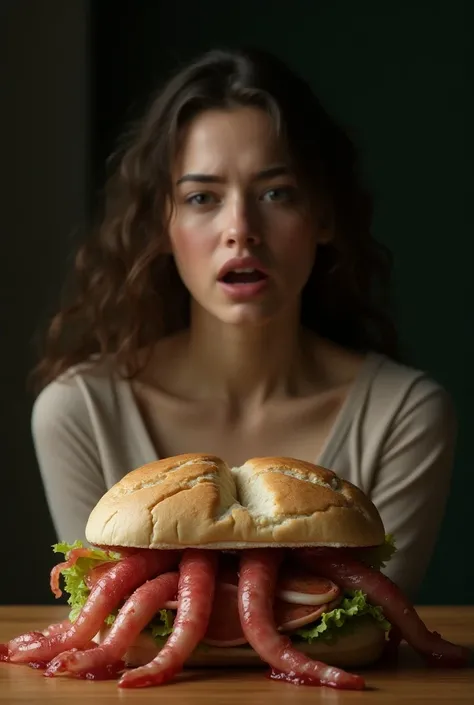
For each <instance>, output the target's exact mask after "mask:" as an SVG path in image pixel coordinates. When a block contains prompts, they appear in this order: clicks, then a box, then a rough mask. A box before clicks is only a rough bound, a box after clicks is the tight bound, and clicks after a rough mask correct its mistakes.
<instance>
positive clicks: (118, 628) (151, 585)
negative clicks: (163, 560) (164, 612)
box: [45, 572, 178, 679]
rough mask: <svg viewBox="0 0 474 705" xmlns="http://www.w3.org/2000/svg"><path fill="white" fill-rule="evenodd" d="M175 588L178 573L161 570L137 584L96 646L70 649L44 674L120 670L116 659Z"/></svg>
mask: <svg viewBox="0 0 474 705" xmlns="http://www.w3.org/2000/svg"><path fill="white" fill-rule="evenodd" d="M177 589H178V573H177V572H174V573H164V574H163V575H160V576H158V577H157V578H154V579H153V580H149V581H147V582H146V583H144V584H143V585H141V586H140V587H139V588H137V590H135V592H134V593H133V594H132V595H131V597H129V598H128V600H127V601H126V603H125V604H124V606H123V607H122V608H121V610H120V612H119V614H118V616H117V618H116V620H115V621H114V623H113V625H112V628H111V629H110V632H109V633H108V634H107V636H106V638H105V639H104V641H103V642H102V643H101V644H100V645H99V646H97V648H95V649H92V650H88V651H77V650H75V649H71V650H70V651H64V652H62V653H60V654H59V655H58V656H56V658H54V659H53V660H52V661H51V663H50V664H49V666H48V669H47V671H46V673H45V675H46V676H58V675H74V676H76V677H78V678H87V679H91V678H96V679H98V678H100V677H109V674H111V673H115V674H117V673H118V672H120V671H121V670H122V671H123V670H124V666H125V664H124V662H123V661H120V660H121V659H122V657H123V656H124V654H125V653H126V651H127V649H128V647H129V646H130V645H131V644H132V643H133V642H134V641H135V639H136V638H137V637H138V635H139V634H140V632H141V631H142V630H143V629H145V627H146V626H147V624H148V623H149V622H150V621H151V619H152V618H153V616H154V615H155V614H156V613H157V612H158V610H160V609H161V608H162V607H163V605H164V604H165V603H166V601H167V600H168V598H169V597H173V596H174V595H175V594H176V591H177Z"/></svg>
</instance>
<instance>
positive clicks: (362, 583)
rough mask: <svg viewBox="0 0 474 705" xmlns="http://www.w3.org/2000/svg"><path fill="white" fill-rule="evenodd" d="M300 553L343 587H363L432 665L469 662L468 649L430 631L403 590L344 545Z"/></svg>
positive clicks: (303, 559)
mask: <svg viewBox="0 0 474 705" xmlns="http://www.w3.org/2000/svg"><path fill="white" fill-rule="evenodd" d="M299 555H300V556H301V559H302V561H303V562H304V564H305V565H306V566H313V567H314V570H315V572H317V573H318V575H324V576H326V577H327V578H329V579H330V580H334V581H335V582H337V583H338V585H340V586H341V587H343V588H345V589H348V590H362V591H363V592H364V593H365V594H366V595H367V596H368V598H369V600H370V602H371V603H372V604H373V605H377V606H379V607H381V608H382V610H383V613H384V615H385V617H386V618H387V619H388V621H389V622H391V623H392V624H394V625H395V626H396V627H398V629H399V630H400V633H401V635H402V636H403V638H404V639H405V640H406V641H407V642H408V643H409V644H410V645H411V646H412V647H413V648H414V649H415V650H416V651H418V653H419V654H420V655H422V656H423V657H424V658H425V659H426V660H427V662H428V663H430V664H431V665H439V666H442V667H445V666H448V667H463V666H467V665H468V663H469V658H470V650H469V649H468V648H466V647H464V646H457V645H456V644H452V643H451V642H449V641H445V640H444V639H442V638H441V636H440V635H439V634H438V633H437V632H430V631H429V630H428V629H427V628H426V626H425V624H424V622H423V621H422V620H421V619H420V617H419V615H418V614H417V612H416V610H415V608H414V607H413V605H412V604H411V603H410V601H409V600H408V599H407V598H406V597H405V595H404V594H403V593H402V591H401V590H400V589H399V588H398V587H397V585H395V583H393V582H392V581H391V580H390V579H389V578H387V577H386V576H385V575H384V574H383V573H381V572H380V571H378V570H374V569H372V568H368V567H367V566H366V565H365V564H364V563H361V562H360V561H357V560H355V559H354V558H351V556H350V555H348V553H347V552H345V551H344V550H343V549H337V550H334V549H332V550H331V549H319V548H317V549H303V550H301V551H300V552H299Z"/></svg>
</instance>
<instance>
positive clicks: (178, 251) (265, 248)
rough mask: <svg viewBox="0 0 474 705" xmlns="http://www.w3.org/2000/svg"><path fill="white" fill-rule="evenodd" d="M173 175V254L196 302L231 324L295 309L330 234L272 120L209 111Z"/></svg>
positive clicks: (187, 138)
mask: <svg viewBox="0 0 474 705" xmlns="http://www.w3.org/2000/svg"><path fill="white" fill-rule="evenodd" d="M172 178H173V184H174V200H175V208H174V211H173V216H172V220H171V224H170V233H169V234H170V241H171V247H172V250H173V253H174V257H175V261H176V266H177V268H178V271H179V273H180V276H181V278H182V280H183V282H184V284H185V286H186V287H187V289H188V290H189V292H190V294H191V296H192V297H193V298H194V300H195V301H196V302H197V303H198V304H199V305H200V306H201V307H202V308H203V309H205V310H206V311H208V312H209V313H210V314H211V315H213V316H215V317H217V318H218V319H219V320H221V321H222V322H225V323H231V324H253V325H258V324H262V323H265V322H266V321H268V320H269V319H271V318H273V317H275V316H277V315H278V314H279V313H281V312H283V310H284V309H286V308H288V307H293V308H295V310H296V309H297V308H298V306H299V296H300V293H301V290H302V289H303V287H304V285H305V283H306V281H307V279H308V277H309V274H310V272H311V269H312V266H313V262H314V257H315V254H316V246H317V243H318V242H320V241H321V240H323V239H325V238H326V237H327V234H326V233H324V232H323V231H322V230H319V229H318V227H317V218H315V213H314V210H313V211H312V214H310V209H309V207H308V203H307V201H306V200H305V198H304V195H303V191H302V188H301V186H300V185H299V184H298V182H297V180H296V177H295V175H294V173H292V170H291V165H290V161H289V158H288V155H287V154H286V152H285V150H284V148H283V146H282V145H281V143H280V141H279V140H278V139H277V136H276V134H275V131H274V128H273V123H272V120H271V118H270V117H269V116H268V115H267V114H266V113H265V112H264V111H262V110H259V109H258V108H250V107H243V108H237V109H235V110H228V111H224V110H222V111H220V110H216V111H207V112H203V113H201V114H200V115H198V116H197V117H196V118H195V119H194V121H193V122H192V123H191V124H190V125H189V126H188V127H187V128H186V130H185V132H184V134H183V135H182V141H181V147H180V151H179V153H178V155H177V159H176V163H175V165H174V170H173V174H172ZM228 270H230V271H228ZM239 270H247V271H239Z"/></svg>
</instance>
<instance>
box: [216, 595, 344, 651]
mask: <svg viewBox="0 0 474 705" xmlns="http://www.w3.org/2000/svg"><path fill="white" fill-rule="evenodd" d="M339 602H340V599H339V598H338V599H337V600H334V601H333V602H331V603H329V604H327V605H320V606H319V607H314V606H312V605H299V604H291V603H290V602H285V601H284V600H279V599H276V600H275V602H274V606H273V616H274V619H275V623H276V625H277V627H278V629H279V630H280V631H292V630H294V629H299V628H300V627H303V626H305V625H306V624H311V622H315V621H316V620H317V619H319V618H320V617H321V615H322V614H323V612H329V611H330V610H332V609H334V608H335V607H336V606H337V605H338V604H339ZM203 642H204V643H205V644H209V646H219V647H221V648H226V647H231V646H241V645H242V644H246V643H247V639H246V638H245V635H244V632H243V629H242V625H241V623H240V615H239V603H238V588H237V586H236V585H233V584H228V583H222V582H218V583H217V584H216V592H215V595H214V603H213V605H212V612H211V617H210V619H209V624H208V627H207V631H206V635H205V637H204V639H203Z"/></svg>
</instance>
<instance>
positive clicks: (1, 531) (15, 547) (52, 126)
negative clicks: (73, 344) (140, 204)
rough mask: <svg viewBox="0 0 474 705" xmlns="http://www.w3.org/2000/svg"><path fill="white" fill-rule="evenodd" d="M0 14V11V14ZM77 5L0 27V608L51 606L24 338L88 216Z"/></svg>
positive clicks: (31, 10)
mask: <svg viewBox="0 0 474 705" xmlns="http://www.w3.org/2000/svg"><path fill="white" fill-rule="evenodd" d="M3 11H5V12H3ZM88 24H89V17H88V4H87V3H86V2H84V1H83V0H68V2H64V1H63V0H45V1H44V2H36V0H16V1H15V2H12V3H9V5H8V7H7V8H4V7H2V16H1V20H0V85H1V87H2V92H1V96H2V108H1V111H0V123H1V129H0V154H1V165H2V166H1V171H2V188H1V189H0V194H1V196H0V198H1V206H0V214H1V215H0V241H1V247H0V252H1V254H0V260H1V277H0V341H1V342H0V351H1V352H0V354H1V364H0V379H1V395H0V399H1V419H2V422H1V424H0V454H1V470H0V472H1V489H0V535H1V539H2V541H1V543H2V549H1V552H2V561H1V566H2V567H1V569H0V603H1V602H3V603H12V602H13V603H27V602H32V603H34V602H47V601H49V600H51V594H50V592H49V587H48V575H49V570H50V568H51V559H52V557H53V554H52V553H51V550H50V548H49V546H50V545H51V544H52V543H53V541H54V540H55V536H54V532H53V527H52V524H51V521H50V518H49V514H48V511H47V508H46V505H45V500H44V495H43V489H42V486H41V481H40V478H39V474H38V470H37V466H36V460H35V456H34V452H33V447H32V443H31V436H30V413H31V404H32V396H31V394H30V393H29V392H27V391H26V377H27V375H28V372H29V370H30V369H31V367H32V365H33V362H34V359H35V357H34V352H35V349H34V337H35V333H36V331H37V330H38V327H39V325H40V322H41V321H44V319H45V317H46V315H47V314H49V313H50V311H51V307H52V306H53V303H57V301H58V299H59V289H60V285H61V281H62V278H63V273H64V268H65V264H66V262H67V260H68V257H69V253H70V251H71V248H72V243H73V242H74V241H75V239H76V237H77V236H78V234H79V231H80V230H82V229H83V227H84V224H85V221H86V219H87V201H88V193H87V192H88V188H89V186H88V181H87V180H88V176H87V175H88V171H89V154H90V145H89V125H90V120H89V108H88V102H89V97H88V96H89V59H88V56H89V42H88Z"/></svg>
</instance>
